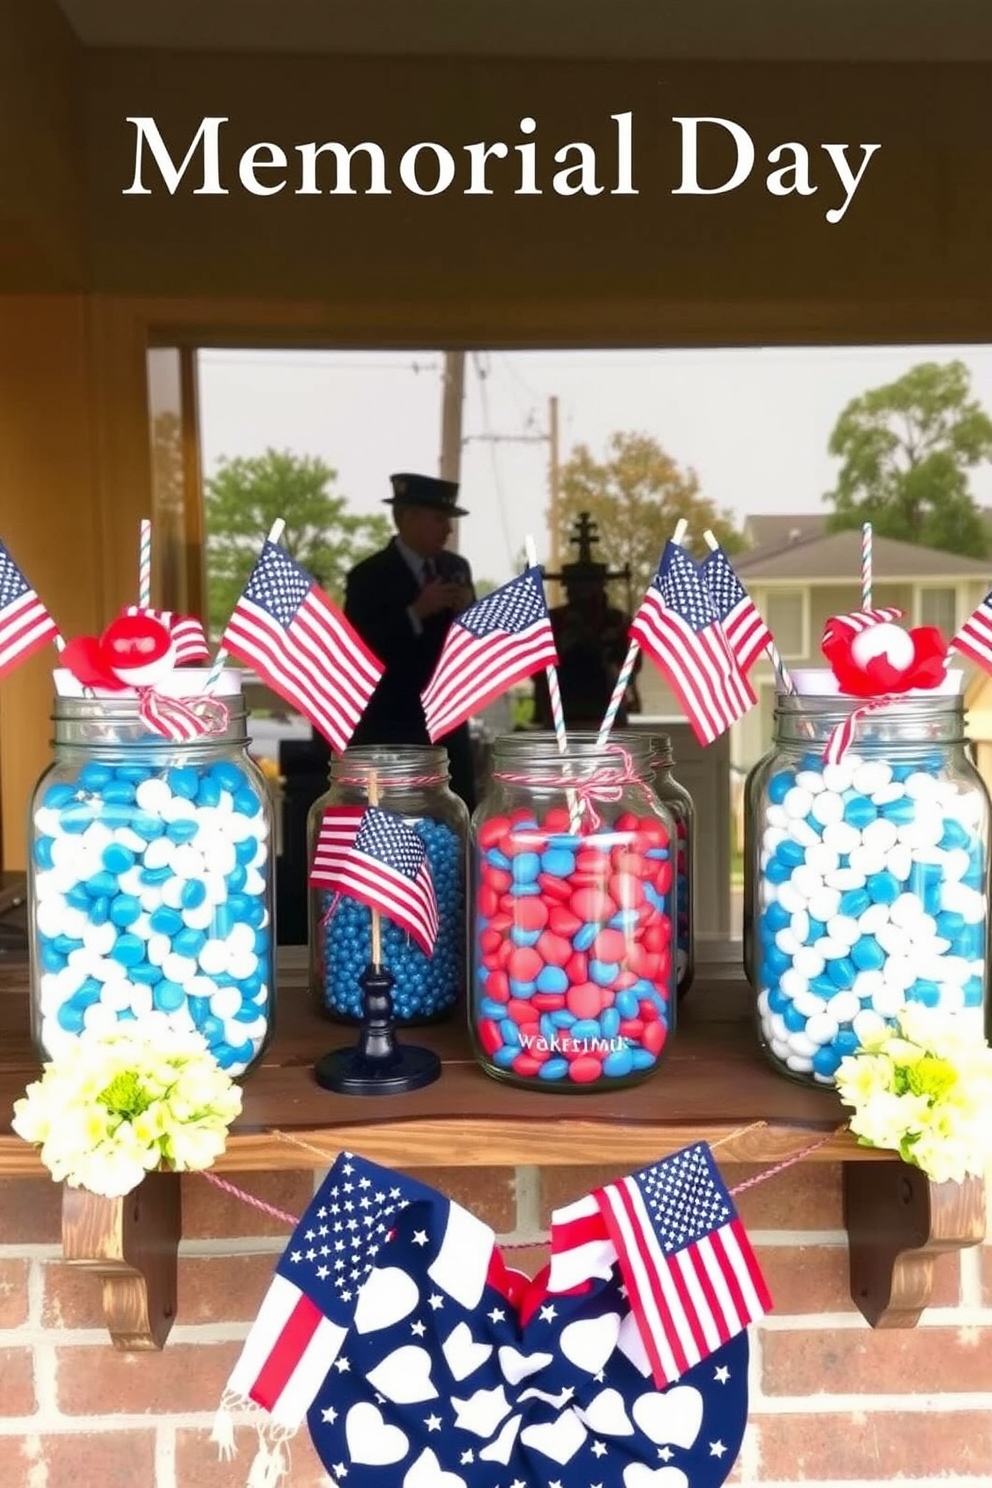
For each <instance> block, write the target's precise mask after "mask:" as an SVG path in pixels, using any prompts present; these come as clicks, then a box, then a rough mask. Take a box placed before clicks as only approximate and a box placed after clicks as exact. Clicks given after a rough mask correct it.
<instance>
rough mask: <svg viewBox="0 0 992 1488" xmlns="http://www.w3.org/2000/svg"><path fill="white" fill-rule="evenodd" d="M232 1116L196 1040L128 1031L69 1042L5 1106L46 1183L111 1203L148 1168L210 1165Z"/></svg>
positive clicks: (235, 1106) (235, 1098)
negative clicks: (35, 1154) (36, 1153)
mask: <svg viewBox="0 0 992 1488" xmlns="http://www.w3.org/2000/svg"><path fill="white" fill-rule="evenodd" d="M240 1111H241V1091H240V1089H239V1088H238V1087H237V1086H236V1085H235V1084H234V1083H233V1081H232V1080H231V1078H230V1076H229V1075H228V1074H227V1073H226V1072H225V1071H224V1070H222V1069H221V1067H220V1066H219V1065H218V1063H217V1061H216V1060H215V1059H214V1057H213V1055H212V1054H211V1053H210V1050H209V1047H208V1045H207V1043H206V1040H205V1039H204V1038H203V1037H202V1035H201V1034H198V1033H182V1032H175V1031H172V1030H169V1029H162V1028H159V1027H156V1028H155V1029H154V1030H148V1031H147V1032H144V1033H142V1032H141V1031H140V1030H139V1029H138V1028H137V1027H136V1026H134V1025H132V1026H131V1027H130V1028H127V1027H121V1028H118V1029H115V1030H113V1031H112V1032H110V1033H93V1032H91V1031H89V1030H86V1031H84V1032H83V1033H82V1034H80V1036H79V1038H78V1039H75V1040H73V1041H72V1042H71V1044H68V1045H67V1046H66V1048H65V1049H64V1050H63V1051H60V1054H59V1057H58V1058H57V1059H54V1060H51V1061H50V1062H49V1063H48V1064H46V1065H45V1067H44V1069H43V1071H42V1077H41V1079H40V1080H36V1081H34V1082H33V1083H32V1084H31V1085H29V1086H28V1087H27V1089H26V1091H25V1092H24V1095H23V1097H22V1098H21V1099H20V1100H18V1101H16V1102H15V1103H14V1118H13V1122H12V1126H13V1129H14V1131H15V1132H16V1133H17V1134H18V1136H20V1137H23V1139H24V1140H25V1141H26V1142H30V1143H32V1144H33V1145H35V1146H37V1147H39V1148H40V1149H41V1160H42V1162H43V1163H44V1164H45V1166H46V1167H47V1168H48V1169H49V1171H50V1172H51V1174H52V1177H53V1178H54V1179H56V1180H57V1181H59V1182H65V1183H68V1184H69V1185H70V1186H72V1187H78V1188H87V1189H90V1190H91V1191H92V1192H93V1193H98V1194H103V1195H106V1196H107V1197H111V1198H116V1197H119V1196H121V1195H123V1194H126V1193H130V1191H131V1190H132V1189H133V1188H136V1187H137V1185H138V1184H139V1183H140V1182H141V1180H142V1178H143V1177H144V1176H145V1173H146V1172H150V1171H151V1170H152V1169H153V1168H157V1167H160V1166H161V1167H167V1168H173V1169H175V1170H177V1171H179V1170H188V1171H192V1170H198V1169H202V1168H208V1167H210V1165H211V1164H212V1163H213V1162H214V1160H215V1159H216V1158H217V1157H218V1156H219V1155H220V1153H222V1152H223V1151H224V1148H225V1146H226V1143H227V1128H228V1126H229V1125H230V1123H231V1122H232V1121H233V1120H234V1119H235V1117H237V1116H238V1115H239V1114H240Z"/></svg>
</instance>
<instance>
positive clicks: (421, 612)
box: [344, 474, 475, 811]
mask: <svg viewBox="0 0 992 1488" xmlns="http://www.w3.org/2000/svg"><path fill="white" fill-rule="evenodd" d="M390 480H391V482H392V487H393V494H392V496H388V497H386V498H385V499H386V502H387V504H388V505H390V506H391V507H392V508H393V520H394V521H395V523H396V536H395V537H394V538H393V539H392V541H391V542H390V543H389V544H388V545H387V546H386V547H385V548H383V549H381V551H380V552H378V553H373V554H372V556H371V557H370V558H366V559H364V561H363V562H361V563H359V564H357V565H356V567H355V568H353V569H352V570H351V572H350V573H349V575H348V578H347V585H346V589H345V602H344V610H345V614H346V615H347V617H348V619H349V620H350V621H351V623H352V625H354V627H355V629H356V630H357V631H358V633H359V635H361V636H362V638H363V639H364V640H365V642H366V643H367V644H368V645H369V646H371V648H372V650H373V651H374V652H375V653H376V655H377V656H378V657H379V659H380V661H382V662H383V663H384V665H385V668H386V670H385V672H384V674H383V676H382V678H381V680H380V682H379V685H378V687H377V688H376V690H375V692H374V693H373V695H372V698H371V701H370V702H369V705H368V708H367V709H366V711H365V714H364V716H363V717H362V719H361V722H360V723H359V725H358V728H357V729H356V731H355V735H354V738H353V740H352V743H354V744H429V743H430V739H429V737H428V734H427V725H426V723H425V722H424V710H423V706H422V704H421V701H420V694H421V692H422V691H423V689H424V687H426V685H427V683H428V682H429V681H430V678H431V674H432V672H433V671H434V668H435V666H436V665H437V660H438V657H439V656H440V654H441V647H442V646H443V644H444V638H445V636H446V634H447V632H448V626H449V625H450V624H451V621H452V618H453V617H454V616H455V615H458V614H461V612H462V610H465V609H467V608H468V606H469V605H470V604H473V603H474V602H475V590H474V588H473V585H472V570H471V569H470V567H469V565H468V563H466V561H465V559H464V558H461V557H459V555H458V554H457V553H449V552H447V551H446V550H445V544H446V543H447V541H448V539H449V537H450V536H451V530H452V518H453V517H464V516H467V515H468V513H467V511H466V510H465V508H464V507H460V506H456V504H455V499H456V497H457V495H458V486H457V484H456V483H455V482H454V481H446V480H439V479H437V478H436V477H434V476H430V475H409V474H402V475H393V476H390ZM437 742H438V743H439V744H443V745H444V746H445V748H446V749H447V751H448V762H449V766H450V770H451V786H452V789H453V790H454V791H455V793H456V794H457V795H459V796H461V798H462V800H463V801H464V802H465V804H466V805H467V806H468V808H469V810H470V811H471V810H473V809H474V807H475V778H474V775H475V772H474V769H473V763H472V746H471V741H470V739H469V730H468V724H467V723H465V724H462V725H461V727H460V728H457V729H455V730H454V731H453V732H452V733H450V734H447V735H446V736H445V737H444V738H443V739H439V740H438V741H437Z"/></svg>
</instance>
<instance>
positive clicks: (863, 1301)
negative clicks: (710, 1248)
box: [0, 943, 984, 1348]
mask: <svg viewBox="0 0 992 1488" xmlns="http://www.w3.org/2000/svg"><path fill="white" fill-rule="evenodd" d="M700 951H701V957H700V959H701V962H702V965H701V967H700V969H699V971H698V972H697V977H696V982H695V984H694V986H693V988H692V991H691V993H690V995H689V997H688V998H687V1000H686V1002H685V1004H684V1006H683V1008H682V1010H681V1012H680V1022H679V1028H678V1031H677V1033H676V1034H675V1035H674V1036H673V1038H672V1040H671V1043H670V1047H669V1049H668V1051H667V1052H666V1055H665V1058H664V1062H663V1064H662V1066H661V1068H660V1069H659V1071H658V1072H657V1074H656V1075H655V1076H654V1077H653V1078H652V1079H650V1080H649V1081H648V1082H647V1083H646V1084H644V1085H640V1086H635V1087H633V1088H631V1089H628V1090H619V1091H613V1092H610V1093H602V1094H596V1095H590V1094H587V1093H585V1092H561V1091H557V1090H549V1091H534V1092H532V1091H528V1090H518V1089H515V1088H514V1087H512V1086H509V1085H504V1084H501V1083H499V1082H497V1081H495V1080H492V1079H490V1078H489V1077H488V1076H486V1075H485V1074H483V1073H482V1071H481V1069H480V1068H479V1066H478V1065H477V1063H476V1062H475V1060H474V1058H473V1056H472V1051H471V1047H470V1044H469V1040H468V1036H467V1032H466V1030H465V1027H464V1025H463V1024H462V1022H461V1021H460V1020H456V1021H452V1022H449V1023H446V1024H439V1025H437V1026H434V1027H430V1028H418V1029H411V1030H409V1031H402V1033H401V1037H402V1038H404V1039H406V1040H408V1041H410V1042H416V1043H421V1044H428V1045H430V1046H431V1047H432V1048H434V1049H436V1050H437V1051H438V1053H439V1054H440V1056H441V1059H442V1070H443V1073H442V1077H441V1079H440V1080H439V1081H437V1083H436V1084H434V1085H431V1086H428V1087H427V1088H426V1089H424V1090H419V1091H415V1092H413V1093H412V1094H409V1095H402V1096H381V1097H377V1098H371V1099H369V1098H362V1097H359V1096H340V1095H335V1094H331V1093H329V1092H328V1091H326V1090H323V1089H321V1088H320V1087H319V1086H318V1085H317V1083H316V1081H315V1080H314V1078H313V1063H314V1060H315V1059H316V1058H317V1057H319V1056H320V1055H321V1054H325V1053H327V1051H328V1050H329V1049H333V1048H336V1047H339V1046H342V1045H348V1044H350V1043H352V1042H353V1041H354V1037H355V1033H354V1029H352V1028H350V1027H347V1026H343V1025H341V1024H337V1023H332V1022H330V1021H328V1020H327V1019H325V1018H323V1017H322V1016H321V1015H320V1014H319V1013H318V1012H317V1011H316V1010H315V1009H314V1007H313V1004H312V1002H311V999H310V997H309V994H308V991H307V985H306V958H305V953H304V951H303V950H302V949H301V948H291V949H287V950H285V951H283V952H282V953H281V955H280V968H279V990H278V998H279V1001H278V1018H277V1023H278V1030H277V1033H276V1036H275V1038H274V1039H273V1041H272V1044H271V1046H270V1048H269V1050H268V1051H267V1053H266V1055H265V1057H264V1059H263V1062H262V1064H261V1065H260V1066H259V1067H258V1068H257V1069H256V1070H255V1071H253V1073H252V1074H251V1075H249V1076H248V1078H247V1079H246V1081H245V1085H244V1097H245V1099H244V1110H243V1113H242V1115H241V1117H240V1118H239V1120H238V1122H237V1123H236V1125H235V1127H234V1128H233V1129H232V1132H231V1136H230V1140H229V1142H228V1146H227V1150H226V1152H225V1153H224V1155H223V1157H222V1158H221V1159H220V1161H219V1162H218V1163H217V1170H218V1171H220V1172H228V1173H238V1172H249V1171H258V1170H272V1169H291V1168H297V1169H299V1168H315V1169H319V1168H321V1167H323V1166H329V1165H330V1163H331V1162H333V1160H334V1158H335V1157H336V1156H337V1154H338V1153H339V1152H340V1151H341V1150H342V1148H347V1149H349V1150H353V1151H357V1152H360V1153H361V1154H362V1156H364V1157H367V1158H369V1159H371V1160H373V1161H376V1162H381V1163H384V1164H386V1165H387V1166H395V1167H399V1168H405V1167H423V1166H434V1167H467V1166H472V1165H475V1164H483V1165H500V1166H502V1165H506V1166H516V1165H517V1164H521V1163H528V1164H535V1165H539V1166H545V1165H546V1166H573V1165H580V1164H587V1163H607V1164H611V1165H614V1166H616V1168H617V1171H618V1172H628V1171H630V1170H631V1169H633V1168H636V1167H638V1166H641V1165H643V1164H644V1163H648V1162H651V1161H654V1160H656V1159H658V1158H659V1157H662V1156H665V1155H667V1154H668V1153H670V1152H674V1151H677V1150H678V1149H679V1148H680V1147H683V1146H685V1145H686V1144H687V1143H688V1142H691V1141H695V1140H700V1139H702V1140H705V1141H708V1142H709V1143H711V1144H713V1145H715V1144H717V1143H719V1151H718V1156H719V1159H720V1161H721V1162H722V1163H734V1162H746V1163H774V1162H779V1161H781V1160H782V1159H784V1158H786V1157H789V1156H792V1155H797V1154H799V1153H803V1152H804V1151H805V1150H806V1149H807V1148H809V1147H810V1146H811V1145H812V1144H814V1143H817V1142H820V1141H821V1139H824V1138H825V1140H823V1141H822V1145H820V1146H818V1147H817V1148H816V1150H815V1151H814V1152H811V1153H810V1154H809V1157H808V1160H809V1161H812V1162H838V1161H839V1162H841V1163H842V1164H843V1167H844V1188H845V1205H846V1221H847V1225H848V1229H849V1232H850V1235H851V1290H852V1295H853V1297H854V1300H855V1301H856V1303H857V1304H858V1306H859V1307H860V1308H861V1310H862V1312H864V1314H865V1316H866V1317H867V1318H868V1319H869V1321H870V1322H871V1323H872V1325H873V1326H911V1325H912V1323H914V1322H915V1321H916V1319H917V1318H918V1316H919V1312H920V1311H921V1310H922V1308H923V1307H924V1306H926V1302H927V1300H928V1298H929V1294H930V1291H929V1288H930V1271H931V1270H932V1259H931V1257H932V1256H933V1255H934V1254H936V1253H937V1251H939V1250H941V1249H956V1248H959V1247H963V1246H966V1245H972V1244H975V1243H977V1242H978V1241H980V1240H981V1238H982V1234H983V1232H984V1231H983V1226H984V1191H983V1186H982V1184H981V1182H980V1181H979V1180H974V1182H972V1183H969V1184H964V1185H936V1184H929V1183H927V1182H926V1180H925V1179H923V1178H922V1175H920V1174H918V1173H917V1172H916V1171H915V1170H913V1169H909V1168H906V1167H905V1166H904V1165H903V1164H902V1163H900V1162H899V1161H898V1159H897V1158H896V1157H895V1156H894V1155H893V1154H892V1153H886V1152H879V1151H876V1150H874V1149H871V1148H865V1147H859V1146H858V1145H857V1143H856V1141H855V1140H854V1139H853V1138H852V1137H851V1136H850V1135H849V1133H847V1132H846V1131H845V1130H843V1123H844V1119H845V1113H844V1110H843V1108H842V1107H841V1105H840V1102H839V1101H838V1099H837V1097H836V1095H834V1094H833V1092H831V1091H828V1090H813V1089H808V1088H807V1087H805V1086H803V1085H800V1084H797V1083H793V1082H791V1081H789V1080H786V1079H783V1078H782V1077H781V1076H780V1075H778V1074H777V1073H775V1071H773V1070H772V1069H771V1067H770V1066H769V1065H768V1064H767V1063H766V1061H765V1060H764V1058H763V1057H762V1055H761V1053H760V1051H759V1049H758V1046H757V1040H756V1037H755V1032H754V1020H753V1012H752V997H751V993H750V991H749V989H748V987H747V985H746V983H745V981H744V978H743V975H742V972H741V970H740V948H739V946H736V945H734V944H729V945H728V944H724V943H712V944H709V945H703V946H702V947H701V948H700ZM27 986H28V976H27V966H26V964H25V962H24V960H23V959H22V958H19V957H16V956H12V955H7V956H3V957H0V1176H10V1175H14V1176H21V1177H27V1176H31V1175H37V1174H44V1173H45V1172H46V1170H45V1168H44V1167H43V1166H42V1164H41V1162H40V1160H39V1158H38V1156H37V1153H36V1152H35V1151H34V1150H33V1149H32V1148H30V1147H28V1146H27V1144H26V1143H24V1142H22V1141H20V1139H19V1138H17V1137H16V1136H15V1135H14V1134H13V1133H12V1132H11V1130H10V1127H9V1116H8V1114H7V1113H8V1112H9V1111H10V1108H11V1105H12V1103H13V1101H14V1100H15V1099H16V1098H17V1097H18V1096H19V1095H21V1094H22V1093H23V1090H24V1087H25V1085H26V1084H27V1082H28V1081H29V1080H31V1079H34V1078H36V1077H37V1074H38V1063H37V1060H36V1059H35V1058H34V1056H33V1054H32V1051H31V1044H30V1037H29V1013H28V992H27ZM301 1143H302V1144H305V1145H300V1144H301ZM164 1176H167V1175H164ZM143 1187H144V1186H143ZM173 1189H176V1190H177V1189H178V1185H172V1187H171V1188H170V1186H169V1185H168V1184H166V1185H162V1193H160V1194H156V1196H155V1200H154V1203H153V1202H152V1196H151V1194H150V1193H149V1194H144V1193H143V1192H142V1195H141V1198H140V1199H139V1200H135V1201H134V1202H133V1203H131V1206H130V1208H128V1202H129V1201H128V1200H125V1201H122V1202H121V1203H120V1205H119V1206H117V1208H115V1209H113V1212H111V1211H110V1210H105V1211H104V1212H102V1213H101V1215H100V1216H99V1217H98V1218H95V1217H94V1212H93V1210H92V1208H88V1207H87V1206H85V1205H82V1206H80V1205H76V1206H74V1205H73V1204H72V1203H71V1202H70V1201H68V1200H67V1203H66V1206H65V1209H64V1213H63V1240H64V1247H65V1250H66V1255H67V1257H71V1259H72V1261H73V1263H74V1264H77V1265H89V1266H91V1268H92V1269H94V1270H96V1271H97V1272H98V1273H99V1274H100V1275H101V1276H102V1278H103V1283H104V1289H105V1301H106V1303H107V1308H106V1310H107V1312H108V1318H109V1319H110V1325H111V1330H112V1334H113V1336H114V1339H115V1342H116V1343H117V1344H118V1346H120V1347H128V1348H134V1347H158V1346H160V1345H161V1342H162V1341H163V1338H164V1334H165V1332H167V1331H168V1325H169V1322H170V1321H171V1313H170V1310H169V1309H170V1305H171V1304H170V1300H169V1299H170V1295H171V1298H172V1299H173V1301H174V1274H175V1253H176V1247H177V1245H178V1239H179V1230H180V1218H179V1215H178V1211H177V1209H176V1208H175V1205H176V1204H177V1203H178V1200H177V1199H175V1198H174V1196H173V1193H172V1190H173ZM131 1197H132V1199H133V1197H134V1196H131ZM77 1211H78V1213H77ZM82 1214H86V1216H87V1218H86V1219H85V1221H84V1220H83V1219H81V1218H79V1217H78V1215H82ZM74 1215H75V1216H76V1217H74ZM87 1227H89V1229H90V1230H91V1232H92V1233H90V1234H89V1238H87V1233H86V1231H87ZM108 1236H110V1239H109V1240H108V1239H107V1237H108ZM108 1246H109V1249H108ZM163 1256H165V1257H166V1258H167V1260H166V1263H165V1264H164V1263H163ZM170 1256H171V1261H168V1257H170ZM163 1265H164V1270H163ZM170 1265H171V1273H170V1270H169V1267H170ZM143 1277H144V1278H145V1280H144V1282H142V1280H141V1279H142V1278H143ZM135 1278H138V1284H137V1287H136V1282H135ZM170 1284H171V1293H170ZM136 1292H137V1293H140V1294H141V1295H140V1297H139V1299H138V1301H137V1302H136V1301H135V1295H136ZM122 1297H123V1298H124V1300H123V1301H122V1300H121V1298H122ZM115 1298H116V1300H115ZM128 1299H130V1300H128ZM122 1309H123V1311H122ZM132 1325H133V1326H132ZM142 1340H144V1341H143V1342H142Z"/></svg>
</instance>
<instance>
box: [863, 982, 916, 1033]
mask: <svg viewBox="0 0 992 1488" xmlns="http://www.w3.org/2000/svg"><path fill="white" fill-rule="evenodd" d="M905 1002H906V989H905V987H899V986H893V985H891V984H890V983H888V982H886V984H885V986H884V987H882V988H881V990H880V991H878V992H876V993H875V999H874V1004H873V1007H872V1011H873V1012H874V1013H875V1014H876V1016H879V1017H882V1018H894V1017H895V1015H896V1013H898V1012H899V1010H900V1008H902V1007H903V1006H904V1004H905ZM865 1011H866V1012H867V1011H868V1009H867V1008H866V1009H865ZM854 1021H855V1032H856V1033H857V1019H855V1020H854ZM858 1037H859V1039H863V1037H864V1035H863V1034H860V1033H859V1034H858Z"/></svg>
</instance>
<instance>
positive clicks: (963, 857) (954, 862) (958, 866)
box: [944, 847, 971, 883]
mask: <svg viewBox="0 0 992 1488" xmlns="http://www.w3.org/2000/svg"><path fill="white" fill-rule="evenodd" d="M970 866H971V858H970V856H969V854H968V850H967V848H964V847H952V848H950V849H949V850H948V851H947V852H946V853H945V854H944V882H945V883H952V882H957V880H958V879H961V878H964V876H965V874H966V873H967V872H968V869H969V867H970Z"/></svg>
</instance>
